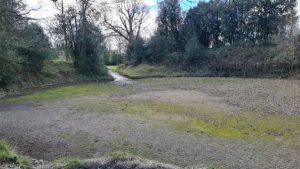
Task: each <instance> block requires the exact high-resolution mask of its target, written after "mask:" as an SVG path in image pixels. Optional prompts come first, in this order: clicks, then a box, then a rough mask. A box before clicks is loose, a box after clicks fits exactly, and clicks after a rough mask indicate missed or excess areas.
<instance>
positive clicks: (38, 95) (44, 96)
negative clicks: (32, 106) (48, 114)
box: [2, 83, 121, 103]
mask: <svg viewBox="0 0 300 169" xmlns="http://www.w3.org/2000/svg"><path fill="white" fill-rule="evenodd" d="M120 91H121V89H120V88H119V87H117V86H114V85H112V84H109V83H99V84H83V85H76V86H63V87H57V88H54V89H49V90H47V91H40V92H35V93H33V94H30V95H25V96H20V97H13V98H7V99H4V100H2V102H4V103H23V102H33V101H45V100H55V99H66V98H74V97H80V96H88V95H89V96H91V95H102V94H114V93H117V92H120Z"/></svg>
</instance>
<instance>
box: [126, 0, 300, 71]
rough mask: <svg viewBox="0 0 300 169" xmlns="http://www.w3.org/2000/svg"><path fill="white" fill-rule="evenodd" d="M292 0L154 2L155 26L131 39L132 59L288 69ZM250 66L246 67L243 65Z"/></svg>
mask: <svg viewBox="0 0 300 169" xmlns="http://www.w3.org/2000/svg"><path fill="white" fill-rule="evenodd" d="M296 3H297V2H296V0H247V1H245V0H210V1H200V2H199V3H198V5H197V6H196V7H194V8H191V9H189V10H188V11H182V9H181V8H180V1H179V0H163V1H161V2H160V3H159V16H158V18H157V23H158V29H157V31H156V32H155V34H154V35H153V36H152V37H151V38H150V39H149V40H148V41H144V40H143V39H141V38H137V39H136V41H135V42H133V44H134V45H133V46H134V52H132V57H133V58H134V59H133V61H131V62H130V63H133V64H139V63H141V62H147V63H151V64H165V65H170V66H177V67H180V68H184V69H190V68H194V67H198V68H208V69H211V70H216V71H217V70H223V71H225V70H229V71H240V72H253V74H255V73H257V72H264V71H268V70H275V69H281V70H286V69H289V70H293V69H295V68H296V67H297V66H299V64H300V63H299V57H300V56H298V55H296V52H295V49H296V46H297V44H296V41H295V37H294V35H295V30H296V23H297V17H296V11H295V9H296V5H297V4H296ZM249 70H250V71H249Z"/></svg>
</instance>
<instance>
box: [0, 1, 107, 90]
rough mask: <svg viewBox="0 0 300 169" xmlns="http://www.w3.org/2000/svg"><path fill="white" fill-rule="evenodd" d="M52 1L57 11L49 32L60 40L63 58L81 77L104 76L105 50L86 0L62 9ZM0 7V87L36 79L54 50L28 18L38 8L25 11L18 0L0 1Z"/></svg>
mask: <svg viewBox="0 0 300 169" xmlns="http://www.w3.org/2000/svg"><path fill="white" fill-rule="evenodd" d="M55 2H56V7H57V8H58V9H60V11H61V12H60V13H59V14H57V15H56V18H55V20H54V22H53V23H54V24H52V26H51V33H53V34H54V35H57V36H60V38H61V39H63V40H64V42H63V43H62V44H63V45H62V46H63V49H64V50H65V55H66V56H68V59H69V60H72V62H73V63H74V67H75V68H76V70H77V72H79V73H81V74H84V75H87V76H102V75H106V69H105V67H104V66H103V64H102V62H101V56H100V55H101V54H102V52H103V51H104V50H105V46H104V44H103V41H104V38H103V35H102V32H101V29H100V28H99V27H98V26H96V25H95V22H96V20H94V18H93V16H92V15H93V14H95V12H94V9H93V7H94V5H93V4H92V3H91V1H90V0H78V1H77V4H76V6H73V7H68V8H65V7H64V6H63V2H64V1H61V2H62V3H58V2H57V1H55ZM0 4H1V6H0V87H5V86H7V85H9V84H10V83H19V82H21V81H22V80H24V79H25V80H26V78H27V77H33V76H36V77H38V76H39V75H40V74H41V71H42V68H43V66H44V61H45V60H46V59H48V58H49V57H50V55H52V54H53V51H54V49H53V47H52V45H51V43H50V41H49V37H48V36H47V35H46V34H45V31H44V29H43V27H41V26H40V25H39V24H38V23H39V20H36V19H35V18H29V17H28V14H29V13H30V12H32V11H33V10H39V9H26V5H25V4H24V2H23V1H22V0H0ZM56 44H57V45H59V44H60V43H58V42H57V43H56Z"/></svg>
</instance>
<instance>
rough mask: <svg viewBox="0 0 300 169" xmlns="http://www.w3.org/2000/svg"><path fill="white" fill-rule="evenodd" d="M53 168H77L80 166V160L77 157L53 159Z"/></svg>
mask: <svg viewBox="0 0 300 169" xmlns="http://www.w3.org/2000/svg"><path fill="white" fill-rule="evenodd" d="M54 164H55V166H56V167H55V168H64V169H79V168H81V167H82V165H83V164H82V161H81V159H79V158H73V157H64V158H60V159H57V160H55V161H54Z"/></svg>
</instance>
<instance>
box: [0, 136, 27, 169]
mask: <svg viewBox="0 0 300 169" xmlns="http://www.w3.org/2000/svg"><path fill="white" fill-rule="evenodd" d="M8 163H14V164H17V165H18V166H19V167H20V168H21V169H33V162H32V161H31V160H30V159H29V158H27V157H25V156H23V155H20V154H17V153H16V152H14V151H13V150H12V149H11V147H10V145H9V144H8V143H6V142H4V141H0V164H8Z"/></svg>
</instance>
